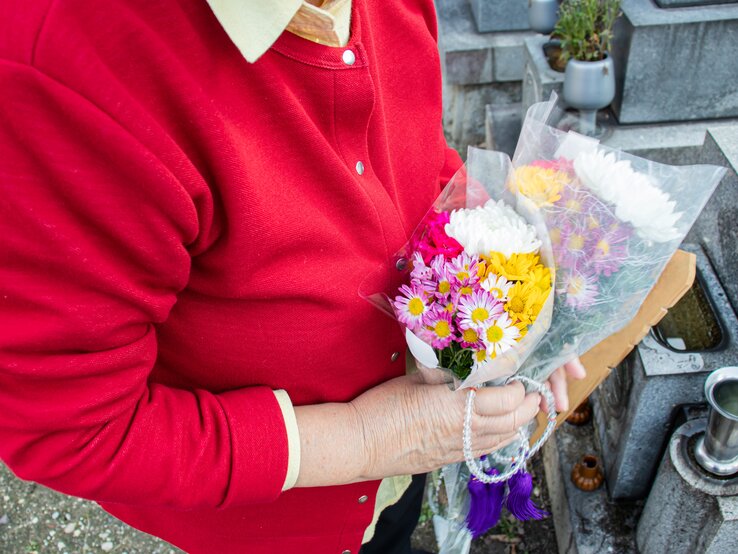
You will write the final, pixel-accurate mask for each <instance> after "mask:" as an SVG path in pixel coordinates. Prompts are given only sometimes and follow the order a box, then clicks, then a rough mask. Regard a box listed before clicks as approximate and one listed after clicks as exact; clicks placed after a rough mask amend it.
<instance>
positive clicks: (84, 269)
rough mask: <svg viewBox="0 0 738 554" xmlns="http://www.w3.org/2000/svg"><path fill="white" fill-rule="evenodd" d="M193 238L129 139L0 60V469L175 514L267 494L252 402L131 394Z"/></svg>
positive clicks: (149, 359)
mask: <svg viewBox="0 0 738 554" xmlns="http://www.w3.org/2000/svg"><path fill="white" fill-rule="evenodd" d="M197 235H198V217H197V211H196V209H195V206H194V203H193V199H192V197H191V196H190V195H189V194H188V192H187V191H186V190H185V189H184V188H183V187H182V186H181V184H180V183H179V182H178V180H177V179H176V178H175V177H174V176H173V174H172V173H171V172H170V171H169V170H168V169H167V167H165V166H164V165H163V164H162V163H161V162H160V161H159V160H158V159H157V158H156V157H155V156H153V155H152V154H151V153H150V152H149V151H148V150H147V149H146V148H144V147H143V146H142V145H141V144H140V142H138V141H137V140H136V139H135V138H134V137H132V136H131V135H130V134H129V133H127V132H126V131H125V130H124V129H123V128H122V127H121V126H119V125H118V124H117V123H116V122H115V121H113V120H112V119H111V118H109V117H108V116H107V115H106V114H105V113H104V112H102V111H101V110H99V109H97V108H96V107H95V106H94V105H92V104H91V103H90V102H88V101H87V100H86V99H84V98H83V97H81V96H79V95H77V94H76V93H75V92H73V91H71V90H69V89H68V88H65V87H64V86H62V85H60V84H59V83H57V82H55V81H53V80H52V79H50V78H48V77H46V76H45V75H43V74H42V73H39V72H38V71H37V70H35V69H34V68H32V67H29V66H24V65H21V64H16V63H13V62H6V61H0V237H2V238H1V239H0V241H2V246H1V247H0V458H2V460H3V461H5V463H6V464H7V465H8V466H9V467H10V468H11V469H12V470H13V471H14V472H15V473H17V475H18V476H20V477H21V478H24V479H30V480H34V481H38V482H40V483H43V484H45V485H47V486H49V487H52V488H55V489H57V490H60V491H63V492H66V493H69V494H73V495H77V496H82V497H86V498H90V499H95V500H99V501H106V502H118V503H126V504H136V505H159V506H168V507H175V508H183V509H186V508H195V507H217V506H224V505H234V504H243V503H254V502H265V501H270V500H272V499H274V498H276V497H277V496H278V495H279V493H280V490H281V488H282V485H283V483H284V480H285V475H286V471H287V456H288V446H287V434H286V431H285V426H284V420H283V418H282V415H281V411H280V408H279V405H278V403H277V401H276V399H275V396H274V394H273V392H272V391H271V390H270V389H268V388H265V387H253V388H245V389H240V390H234V391H229V392H226V393H224V394H213V393H211V392H208V391H206V390H195V391H188V390H182V389H174V388H169V387H166V386H161V385H157V384H152V383H149V382H148V377H149V375H150V373H151V369H152V367H153V365H154V363H155V360H156V355H157V338H156V328H155V324H156V323H160V322H162V321H164V320H165V319H166V318H167V315H168V313H169V310H170V309H171V307H172V306H173V304H174V303H175V301H176V298H177V293H178V292H179V291H181V290H182V289H183V288H184V287H185V286H186V284H187V281H188V276H189V269H190V262H191V257H190V255H189V253H188V250H187V245H188V244H191V243H192V242H193V241H194V240H195V239H196V238H197Z"/></svg>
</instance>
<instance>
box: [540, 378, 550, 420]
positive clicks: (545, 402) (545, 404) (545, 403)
mask: <svg viewBox="0 0 738 554" xmlns="http://www.w3.org/2000/svg"><path fill="white" fill-rule="evenodd" d="M545 385H546V388H547V389H548V390H551V383H549V382H548V381H546V383H545ZM540 407H541V410H542V411H544V412H548V400H546V396H545V395H543V394H542V395H541V404H540Z"/></svg>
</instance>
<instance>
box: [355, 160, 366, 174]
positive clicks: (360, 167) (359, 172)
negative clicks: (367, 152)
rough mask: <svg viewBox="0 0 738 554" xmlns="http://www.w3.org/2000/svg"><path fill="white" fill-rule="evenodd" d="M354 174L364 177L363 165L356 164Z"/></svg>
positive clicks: (360, 163) (359, 162)
mask: <svg viewBox="0 0 738 554" xmlns="http://www.w3.org/2000/svg"><path fill="white" fill-rule="evenodd" d="M356 173H358V174H359V175H364V164H363V163H362V162H361V161H358V162H356Z"/></svg>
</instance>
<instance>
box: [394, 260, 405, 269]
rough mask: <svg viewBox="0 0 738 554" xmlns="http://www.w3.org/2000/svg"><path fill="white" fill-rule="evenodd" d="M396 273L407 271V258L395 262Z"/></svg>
mask: <svg viewBox="0 0 738 554" xmlns="http://www.w3.org/2000/svg"><path fill="white" fill-rule="evenodd" d="M395 269H397V271H405V270H406V269H407V258H398V259H397V261H396V262H395Z"/></svg>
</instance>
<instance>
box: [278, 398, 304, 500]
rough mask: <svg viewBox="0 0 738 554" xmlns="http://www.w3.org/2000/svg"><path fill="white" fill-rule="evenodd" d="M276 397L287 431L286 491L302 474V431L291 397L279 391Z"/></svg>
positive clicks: (283, 487)
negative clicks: (299, 427)
mask: <svg viewBox="0 0 738 554" xmlns="http://www.w3.org/2000/svg"><path fill="white" fill-rule="evenodd" d="M274 396H275V397H276V398H277V402H278V403H279V408H280V409H281V410H282V417H283V418H284V427H285V429H286V430H287V448H288V458H287V475H286V476H285V478H284V485H282V491H286V490H289V489H291V488H292V487H294V486H295V483H297V476H298V475H299V474H300V431H299V430H298V428H297V418H296V417H295V409H294V408H293V407H292V400H290V395H289V394H287V391H285V390H282V389H279V390H275V391H274Z"/></svg>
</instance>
